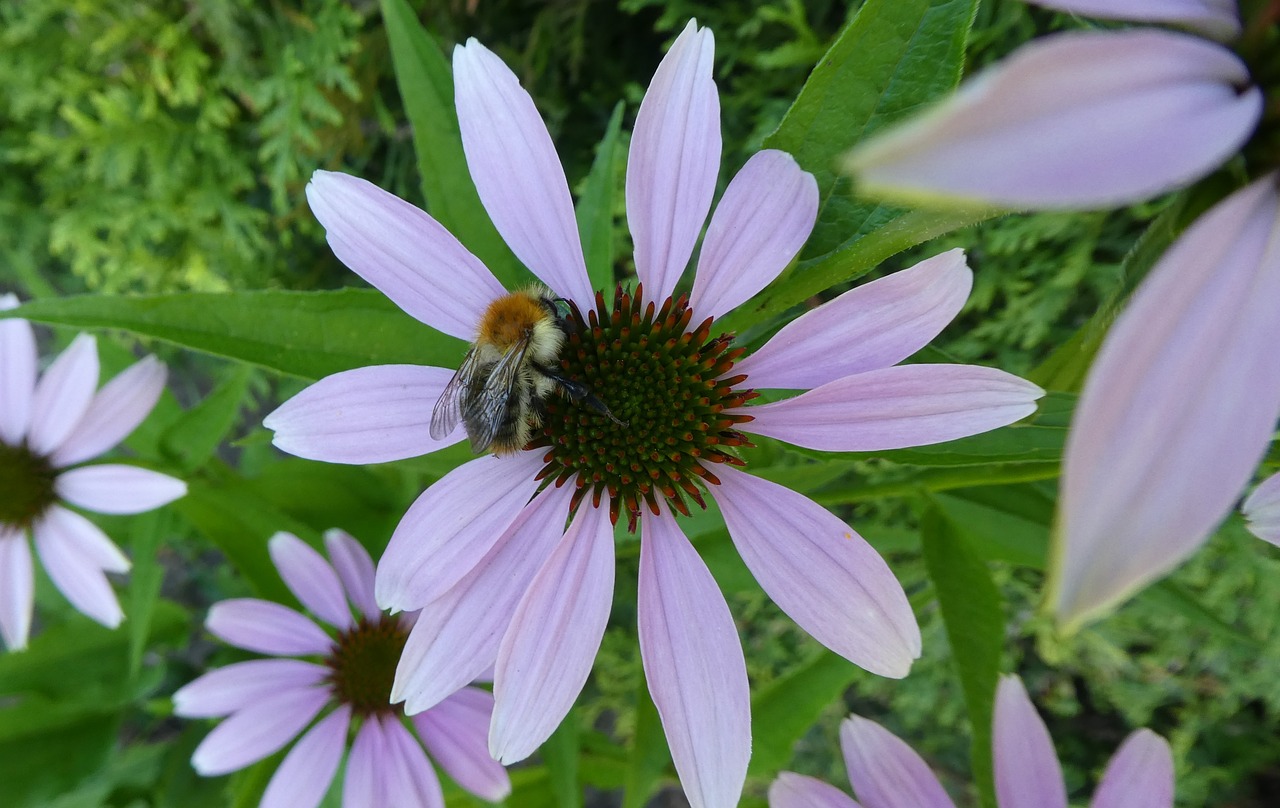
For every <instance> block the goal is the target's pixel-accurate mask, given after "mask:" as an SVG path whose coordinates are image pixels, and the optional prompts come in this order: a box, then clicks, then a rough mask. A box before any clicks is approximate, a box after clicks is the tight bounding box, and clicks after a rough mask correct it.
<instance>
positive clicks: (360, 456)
mask: <svg viewBox="0 0 1280 808" xmlns="http://www.w3.org/2000/svg"><path fill="white" fill-rule="evenodd" d="M453 374H454V371H452V370H449V369H448V368H434V367H422V366H419V365H374V366H372V367H365V368H356V369H355V370H346V371H343V372H341V373H335V374H333V375H332V376H326V377H324V378H323V379H321V380H320V381H318V382H316V383H315V384H313V385H311V386H310V387H308V388H307V389H305V390H303V391H302V392H301V393H298V394H297V395H296V396H294V397H293V398H291V399H289V400H288V401H286V402H285V403H283V404H281V405H280V406H279V407H277V408H276V410H275V411H274V412H272V413H271V414H270V415H268V416H267V417H266V418H264V419H262V425H263V426H265V427H266V428H267V429H270V430H272V431H274V432H275V433H276V434H275V435H274V436H272V438H271V442H272V443H274V444H275V445H276V447H277V448H279V449H280V450H281V451H284V452H288V453H289V454H291V455H295V456H297V457H305V458H306V459H308V460H323V461H325V462H326V463H353V464H364V463H386V462H389V461H392V460H404V459H405V458H408V457H418V456H419V455H424V454H429V453H430V452H434V451H435V450H437V449H442V448H444V447H445V446H450V445H452V444H455V443H457V442H458V441H460V440H462V439H463V438H464V437H466V432H465V431H464V430H463V429H462V427H461V426H459V427H458V428H457V429H455V430H453V432H452V433H450V435H449V437H447V438H445V439H444V440H442V441H439V440H436V439H435V438H432V437H431V411H432V410H433V409H434V408H435V406H436V401H438V400H439V398H440V394H441V393H442V392H444V388H445V385H447V384H448V383H449V380H450V379H452V378H453Z"/></svg>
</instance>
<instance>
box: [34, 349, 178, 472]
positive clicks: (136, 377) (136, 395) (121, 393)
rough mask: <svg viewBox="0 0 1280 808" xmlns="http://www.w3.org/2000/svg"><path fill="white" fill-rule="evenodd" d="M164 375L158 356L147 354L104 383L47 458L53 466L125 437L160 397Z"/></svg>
mask: <svg viewBox="0 0 1280 808" xmlns="http://www.w3.org/2000/svg"><path fill="white" fill-rule="evenodd" d="M167 376H168V371H167V370H166V369H165V366H164V365H163V364H162V363H161V362H160V360H159V359H156V358H155V357H154V356H148V357H146V358H144V359H142V360H139V361H138V362H135V363H133V364H132V365H130V366H129V367H128V368H126V369H125V370H124V371H122V372H121V373H120V374H119V375H117V376H116V377H115V378H114V379H112V380H111V381H109V382H107V383H106V384H104V385H103V386H102V389H101V390H99V391H98V393H97V395H95V396H94V397H93V401H91V402H90V403H89V409H88V410H87V411H86V412H85V414H84V417H83V418H81V419H80V422H79V423H77V424H76V426H75V428H74V429H72V430H71V434H70V435H68V436H67V437H66V439H65V440H64V441H63V442H62V446H60V447H59V448H58V451H56V452H54V453H53V457H51V458H50V461H51V462H52V463H53V466H54V468H63V467H65V466H70V465H72V464H74V463H79V462H82V461H84V460H88V459H90V458H93V457H97V456H98V455H100V454H102V453H103V452H105V451H107V450H108V449H110V448H111V447H113V446H115V445H116V444H118V443H119V442H120V441H122V440H124V439H125V438H126V437H128V436H129V433H131V432H133V430H135V429H137V428H138V425H139V424H141V423H142V422H143V421H145V420H146V418H147V416H148V415H150V414H151V410H152V409H153V408H154V407H155V406H156V402H157V401H159V400H160V394H161V393H163V392H164V382H165V378H166V377H167Z"/></svg>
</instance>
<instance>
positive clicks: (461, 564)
mask: <svg viewBox="0 0 1280 808" xmlns="http://www.w3.org/2000/svg"><path fill="white" fill-rule="evenodd" d="M542 465H543V463H542V453H541V452H520V453H518V454H516V455H514V456H511V457H495V456H493V455H489V456H487V457H481V458H478V459H476V460H472V461H470V462H468V463H464V464H463V465H461V466H458V467H457V468H455V469H454V470H453V471H451V472H449V473H448V474H446V475H445V476H444V477H441V478H440V479H439V480H438V481H436V482H435V483H434V484H433V485H432V486H431V487H430V488H428V489H427V490H426V491H423V492H422V495H421V496H420V497H418V499H417V500H415V501H414V503H413V505H411V506H409V510H408V512H407V513H405V515H404V518H403V519H401V520H400V524H399V525H397V526H396V529H395V532H394V533H393V534H392V535H391V541H390V542H389V543H388V544H387V550H386V552H385V553H383V555H382V560H381V561H379V562H378V575H377V579H376V581H375V583H374V588H375V592H376V593H377V596H378V604H379V605H381V606H382V607H383V608H385V609H391V610H393V611H397V610H402V611H407V610H413V609H419V608H421V607H422V606H424V605H425V604H427V603H430V602H431V601H433V600H435V599H436V598H438V597H440V596H441V595H443V594H444V593H445V592H446V591H448V589H449V588H450V587H452V586H453V585H454V584H456V583H457V582H458V581H460V580H461V579H462V577H463V576H464V575H466V574H467V573H468V572H470V571H471V570H472V568H474V567H475V566H476V564H477V563H479V561H480V559H482V558H484V556H485V553H487V552H489V548H491V547H493V545H494V543H495V542H497V540H498V538H499V537H500V536H501V535H502V533H503V531H505V530H506V529H507V526H508V525H510V524H511V523H512V522H513V521H514V520H515V518H516V516H517V515H518V514H519V513H520V511H521V510H522V509H523V508H524V506H525V505H526V504H527V503H528V502H529V498H530V497H532V496H533V494H534V492H535V491H537V489H538V481H537V480H535V479H534V475H535V474H537V473H538V471H539V470H540V469H541V468H542Z"/></svg>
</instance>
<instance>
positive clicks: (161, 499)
mask: <svg viewBox="0 0 1280 808" xmlns="http://www.w3.org/2000/svg"><path fill="white" fill-rule="evenodd" d="M53 489H54V491H56V492H57V494H58V496H60V497H62V498H63V499H65V500H66V501H67V502H70V503H71V504H72V505H78V506H80V507H81V508H84V509H85V510H88V511H95V512H97V513H115V514H130V513H143V512H145V511H150V510H153V509H155V508H159V507H160V506H161V505H167V504H168V503H170V502H173V501H174V500H175V499H180V498H182V497H184V496H186V494H187V484H186V483H184V482H183V481H182V480H179V479H177V478H176V477H170V476H169V475H168V474H161V473H160V472H158V471H152V470H151V469H144V468H139V467H138V466H125V465H121V464H117V463H107V464H104V465H100V466H82V467H80V468H78V469H71V470H69V471H64V472H62V473H61V474H59V475H58V477H57V479H55V480H54V483H53Z"/></svg>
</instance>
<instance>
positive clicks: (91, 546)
mask: <svg viewBox="0 0 1280 808" xmlns="http://www.w3.org/2000/svg"><path fill="white" fill-rule="evenodd" d="M32 533H34V534H35V537H36V551H37V552H39V553H40V562H41V563H42V564H44V568H45V571H46V572H48V573H49V578H50V579H51V580H52V581H53V585H54V586H56V587H58V591H59V592H61V593H62V594H63V595H65V596H66V598H67V600H69V601H71V605H72V606H75V607H76V609H77V610H78V611H80V612H81V613H82V614H84V615H86V616H88V617H91V618H92V619H94V620H97V621H98V622H99V623H101V624H102V625H104V626H107V627H108V628H115V627H116V626H118V625H120V621H121V620H123V619H124V613H123V612H122V611H120V602H119V601H118V600H116V594H115V592H114V591H113V590H112V589H111V583H110V581H108V580H107V576H106V575H105V574H104V573H105V572H124V571H125V570H127V569H129V559H127V558H125V556H124V553H122V552H120V548H118V547H116V546H115V545H114V544H112V543H111V539H109V538H107V535H106V534H105V533H103V532H102V530H101V529H100V528H99V527H98V526H97V525H95V524H94V523H92V522H90V521H89V520H88V519H85V518H84V517H83V516H81V515H80V514H78V513H75V512H73V511H69V510H67V509H66V508H61V507H57V506H54V507H52V508H50V509H49V510H48V511H47V512H46V513H45V515H44V516H42V517H41V518H40V519H38V520H37V521H36V523H35V524H34V525H33V526H32Z"/></svg>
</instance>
